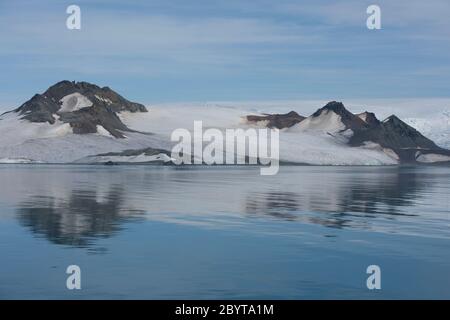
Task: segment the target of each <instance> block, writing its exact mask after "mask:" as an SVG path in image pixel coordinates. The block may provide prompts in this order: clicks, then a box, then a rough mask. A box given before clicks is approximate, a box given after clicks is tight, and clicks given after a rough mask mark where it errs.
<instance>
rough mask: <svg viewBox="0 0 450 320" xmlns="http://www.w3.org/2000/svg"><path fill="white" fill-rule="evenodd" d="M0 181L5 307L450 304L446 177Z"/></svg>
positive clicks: (107, 176)
mask: <svg viewBox="0 0 450 320" xmlns="http://www.w3.org/2000/svg"><path fill="white" fill-rule="evenodd" d="M0 181H1V182H2V183H1V185H0V257H1V258H0V298H3V299H13V298H25V299H29V298H37V299H49V298H62V299H80V298H88V299H99V298H111V299H144V298H145V299H203V298H204V299H216V298H217V299H222V298H224V299H247V298H248V299H262V298H264V299H304V298H319V299H330V298H337V299H342V298H356V299H359V298H368V299H379V298H439V299H443V298H445V299H450V271H449V270H450V251H449V249H450V241H449V240H450V232H449V231H450V229H449V227H450V196H449V194H450V168H445V167H302V166H284V167H281V169H280V172H279V174H278V175H276V176H260V175H259V168H256V167H190V168H179V167H165V166H113V167H108V166H70V165H34V166H33V165H3V166H0ZM71 264H76V265H79V266H80V267H81V270H82V289H81V290H78V291H70V290H67V289H66V277H67V275H66V274H65V270H66V268H67V266H68V265H71ZM372 264H376V265H379V266H380V267H381V270H382V289H381V290H377V291H371V290H368V289H367V287H366V279H367V277H368V275H367V274H366V268H367V266H369V265H372Z"/></svg>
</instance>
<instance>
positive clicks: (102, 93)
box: [0, 81, 450, 165]
mask: <svg viewBox="0 0 450 320" xmlns="http://www.w3.org/2000/svg"><path fill="white" fill-rule="evenodd" d="M242 119H244V120H245V121H244V123H243V122H242V121H241V120H242ZM196 120H202V121H203V127H204V128H217V129H219V130H220V131H222V132H225V131H226V129H233V128H234V129H236V128H248V127H249V126H254V125H258V126H265V127H268V128H278V129H283V130H282V131H280V137H279V138H280V141H279V142H280V143H279V147H280V152H279V154H280V161H281V162H285V163H301V164H315V165H394V164H399V163H450V151H449V150H446V149H444V148H442V147H441V146H439V145H437V144H435V143H434V142H433V141H432V140H430V139H429V137H425V136H424V135H422V134H421V133H420V132H419V131H417V130H416V129H414V128H413V127H412V126H410V125H409V124H407V123H406V122H404V121H402V120H400V119H399V118H398V117H396V116H394V115H392V116H390V117H388V118H387V119H385V120H383V121H379V120H378V119H377V117H376V116H375V114H373V113H371V112H368V111H366V112H363V113H360V114H353V113H351V112H350V111H349V110H347V109H346V108H345V106H344V105H343V104H342V103H341V102H337V101H331V102H329V103H327V104H326V105H325V106H323V107H321V108H319V109H318V110H317V111H316V112H314V113H313V114H311V115H310V116H308V117H304V116H302V115H300V114H298V113H297V112H295V111H291V112H288V113H286V114H267V113H265V114H259V115H258V114H253V115H249V114H248V113H247V112H246V111H245V110H240V109H236V108H230V107H221V106H204V107H198V106H189V107H187V106H180V107H177V106H168V105H163V106H161V107H157V106H152V108H151V109H150V110H147V108H146V107H145V106H144V105H142V104H139V103H136V102H131V101H129V100H127V99H125V98H124V97H122V96H120V95H119V94H118V93H116V92H115V91H113V90H112V89H110V88H108V87H99V86H97V85H94V84H90V83H88V82H72V81H61V82H59V83H57V84H55V85H53V86H51V87H50V88H49V89H48V90H46V91H45V92H44V93H42V94H36V95H34V96H33V97H32V98H31V99H30V100H28V101H27V102H25V103H24V104H22V105H21V106H20V107H18V108H16V109H14V110H12V111H9V112H6V113H4V114H2V115H1V116H0V162H1V163H109V164H112V163H122V162H123V163H150V162H151V163H171V161H172V159H171V156H170V155H171V152H170V150H172V147H173V146H174V144H175V142H172V141H171V134H172V132H173V131H174V130H175V129H178V128H185V129H188V130H191V131H192V129H193V124H194V121H196ZM217 152H219V153H221V152H225V148H224V149H223V150H217ZM191 156H192V155H191Z"/></svg>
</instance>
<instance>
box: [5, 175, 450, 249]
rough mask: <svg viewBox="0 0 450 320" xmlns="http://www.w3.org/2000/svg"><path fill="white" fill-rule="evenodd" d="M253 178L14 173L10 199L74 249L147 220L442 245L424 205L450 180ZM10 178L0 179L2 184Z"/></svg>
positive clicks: (33, 224) (28, 221) (25, 221)
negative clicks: (382, 235)
mask: <svg viewBox="0 0 450 320" xmlns="http://www.w3.org/2000/svg"><path fill="white" fill-rule="evenodd" d="M258 170H259V169H257V168H242V167H236V168H190V169H180V168H170V167H152V168H149V167H143V166H136V167H132V166H130V167H114V168H104V167H100V166H90V167H89V166H88V167H82V166H79V167H77V166H73V167H71V166H66V167H63V168H61V167H59V168H57V169H55V170H53V168H52V166H42V167H35V168H32V167H24V169H17V170H15V171H14V175H15V177H14V181H16V183H15V184H14V183H13V184H12V185H11V186H9V193H14V194H15V195H16V197H17V195H19V194H20V195H21V196H20V199H18V200H16V201H17V202H16V203H15V206H16V217H17V219H18V220H19V221H20V223H21V224H22V225H23V226H25V227H26V228H28V229H29V230H30V231H31V232H32V233H33V234H35V235H37V236H39V237H42V236H43V237H45V238H47V239H48V240H50V241H51V242H53V243H55V244H62V245H70V246H78V247H84V246H89V245H91V244H92V243H93V241H94V240H95V239H96V238H104V237H110V236H113V235H115V234H117V232H119V231H120V230H121V229H122V228H124V227H125V224H126V223H127V222H132V221H137V222H139V221H143V220H146V221H162V222H167V223H177V224H188V225H194V226H198V227H207V228H208V227H209V228H241V229H242V228H243V229H245V230H251V231H256V232H258V231H267V229H270V228H273V227H274V223H275V224H276V222H277V221H278V222H280V223H282V222H291V223H297V224H299V225H300V224H303V223H307V224H317V225H321V226H325V227H331V228H357V229H364V230H365V229H370V230H372V231H377V232H396V233H399V232H400V233H401V232H403V231H404V232H406V233H411V232H413V233H418V234H420V233H421V234H428V235H432V234H434V235H437V236H446V233H445V232H444V230H443V228H445V226H446V225H447V226H448V213H446V211H445V208H437V210H434V211H432V210H424V208H426V207H423V205H426V204H427V201H428V202H434V201H447V208H448V197H446V195H445V194H444V193H439V192H437V193H434V194H433V197H434V198H430V197H429V195H430V194H432V192H431V190H432V189H433V188H434V187H435V184H439V183H442V181H445V179H447V180H446V181H448V180H449V179H448V178H449V172H448V170H446V171H445V170H444V169H442V170H444V171H443V172H440V170H441V169H439V168H419V167H417V168H402V167H389V168H382V167H378V168H363V167H355V168H351V167H335V168H333V167H282V168H281V170H280V172H279V174H278V175H276V176H272V177H267V176H260V175H259V174H258V172H259V171H258ZM9 174H11V173H10V171H6V170H1V171H0V176H1V178H4V179H8V178H11V177H8V175H9ZM2 181H7V180H3V179H2ZM3 188H5V187H3ZM424 195H426V197H425V196H424ZM5 197H7V194H6V195H5ZM424 197H425V198H426V201H425V203H424V202H423V201H422V198H424ZM4 201H8V200H4ZM421 206H422V207H421ZM425 218H426V219H425ZM424 219H425V220H424ZM430 219H431V220H435V221H436V223H434V224H430V223H429V221H430ZM439 221H444V223H443V224H442V225H440V223H439ZM445 221H447V223H445ZM425 222H426V223H425Z"/></svg>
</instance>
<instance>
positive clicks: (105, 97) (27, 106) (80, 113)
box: [14, 81, 147, 138]
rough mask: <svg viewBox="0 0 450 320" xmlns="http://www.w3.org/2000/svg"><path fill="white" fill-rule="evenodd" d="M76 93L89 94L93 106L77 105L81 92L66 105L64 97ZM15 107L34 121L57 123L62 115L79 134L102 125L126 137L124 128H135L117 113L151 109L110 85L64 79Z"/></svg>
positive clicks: (24, 116) (110, 131)
mask: <svg viewBox="0 0 450 320" xmlns="http://www.w3.org/2000/svg"><path fill="white" fill-rule="evenodd" d="M76 93H78V94H80V95H82V96H84V97H85V98H87V99H88V102H89V104H90V106H85V107H81V108H76V105H77V104H79V103H80V102H79V101H78V99H80V96H72V97H69V98H66V99H67V100H68V101H66V104H67V106H68V110H67V108H66V109H63V108H62V107H63V103H62V101H61V100H62V99H63V98H64V97H67V96H69V95H73V94H76ZM81 98H82V99H84V98H83V97H81ZM81 106H83V105H82V104H81ZM71 108H72V110H71ZM14 111H15V112H17V113H19V114H20V115H22V119H26V120H28V121H31V122H48V123H50V124H54V123H55V121H56V119H57V117H59V120H60V121H62V122H65V123H69V124H70V126H71V127H72V128H73V132H74V133H76V134H86V133H96V132H97V126H98V125H99V126H102V127H103V128H105V129H106V130H107V131H108V132H109V133H110V134H111V135H112V136H114V137H116V138H123V137H124V136H123V134H122V132H123V131H132V130H130V129H129V128H127V126H126V125H125V124H124V123H122V121H121V120H120V119H119V117H118V116H117V113H118V112H122V111H129V112H147V109H146V108H145V106H144V105H142V104H139V103H135V102H131V101H128V100H127V99H125V98H123V97H122V96H121V95H119V94H117V93H116V92H114V91H113V90H111V89H110V88H108V87H103V88H101V87H99V86H96V85H94V84H91V83H88V82H74V81H73V82H72V81H61V82H58V83H57V84H55V85H53V86H51V87H50V88H49V89H48V90H47V91H45V92H44V93H43V94H36V95H34V96H33V97H32V98H31V99H30V100H28V101H27V102H25V103H24V104H23V105H21V106H20V107H19V108H17V109H16V110H14Z"/></svg>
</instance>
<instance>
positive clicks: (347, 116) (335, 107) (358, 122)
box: [312, 101, 368, 131]
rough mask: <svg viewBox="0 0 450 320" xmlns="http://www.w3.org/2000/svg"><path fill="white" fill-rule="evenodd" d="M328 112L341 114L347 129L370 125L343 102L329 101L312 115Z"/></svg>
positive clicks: (357, 128)
mask: <svg viewBox="0 0 450 320" xmlns="http://www.w3.org/2000/svg"><path fill="white" fill-rule="evenodd" d="M328 112H334V113H336V114H337V115H338V116H340V117H341V121H342V123H343V124H344V125H345V127H346V129H352V130H353V131H355V130H359V129H361V128H366V127H368V125H367V123H366V122H365V121H363V120H362V119H361V118H360V117H358V116H356V115H354V114H353V113H351V112H350V111H348V110H347V109H346V108H345V106H344V104H343V103H342V102H337V101H331V102H328V103H327V104H326V105H325V106H324V107H322V108H320V109H319V110H317V111H316V112H314V113H313V114H312V117H319V116H321V115H322V114H323V113H328Z"/></svg>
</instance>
